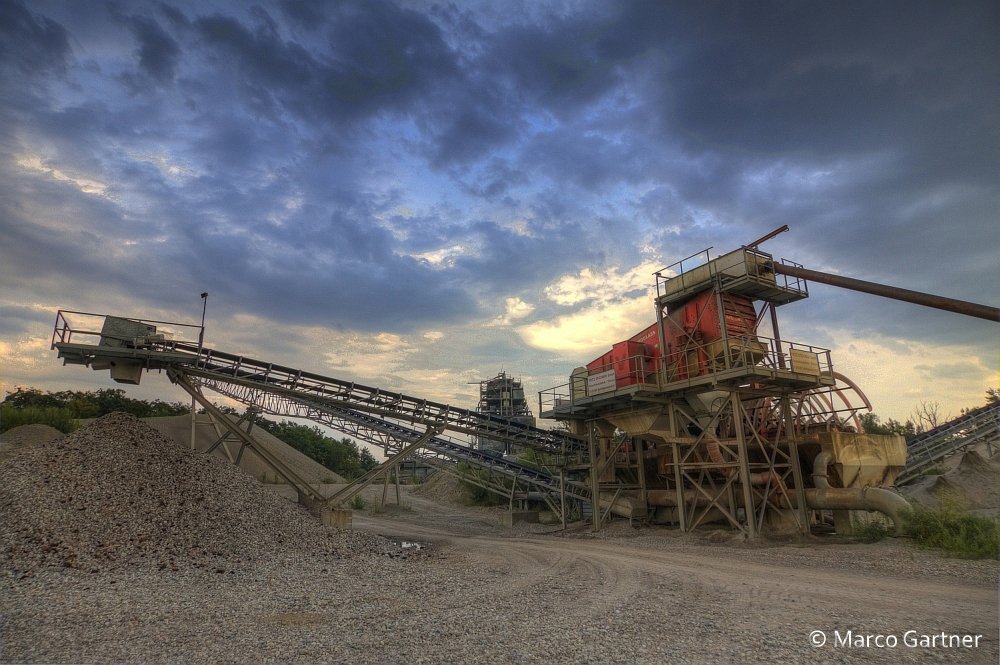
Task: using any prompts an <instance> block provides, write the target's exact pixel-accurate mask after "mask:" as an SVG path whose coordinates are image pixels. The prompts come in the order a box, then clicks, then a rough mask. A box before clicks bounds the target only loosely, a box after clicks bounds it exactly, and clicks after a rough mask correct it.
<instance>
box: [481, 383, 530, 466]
mask: <svg viewBox="0 0 1000 665" xmlns="http://www.w3.org/2000/svg"><path fill="white" fill-rule="evenodd" d="M476 412H477V413H481V414H483V415H489V416H497V417H500V418H509V419H510V420H513V421H514V422H517V423H521V424H523V425H529V426H531V427H534V426H535V416H533V415H532V413H531V409H530V408H529V407H528V402H527V400H525V399H524V387H523V386H522V385H521V381H520V380H518V379H515V378H513V377H510V376H507V373H506V372H505V371H503V370H501V371H500V373H499V374H497V375H496V376H495V377H493V378H492V379H486V380H485V381H480V382H479V404H478V405H477V406H476ZM477 443H478V446H479V449H480V450H488V451H492V452H495V453H497V454H499V455H511V454H517V453H519V452H520V450H519V447H518V446H512V445H511V444H510V443H504V442H503V441H497V440H494V439H487V438H479V439H478V442H477Z"/></svg>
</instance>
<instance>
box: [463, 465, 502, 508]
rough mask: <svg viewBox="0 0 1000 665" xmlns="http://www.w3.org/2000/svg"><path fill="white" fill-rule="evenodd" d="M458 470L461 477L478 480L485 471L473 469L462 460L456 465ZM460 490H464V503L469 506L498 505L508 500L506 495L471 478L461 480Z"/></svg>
mask: <svg viewBox="0 0 1000 665" xmlns="http://www.w3.org/2000/svg"><path fill="white" fill-rule="evenodd" d="M458 471H459V474H460V475H461V476H463V478H470V479H472V478H474V479H476V480H480V479H481V478H482V477H483V476H485V475H486V474H485V473H482V472H480V471H478V470H476V469H473V468H472V467H471V466H470V465H468V464H465V463H464V462H463V463H461V464H459V465H458ZM462 491H464V492H465V500H466V504H468V505H470V506H499V505H501V504H504V503H506V502H507V501H508V499H507V498H506V497H503V496H500V495H499V494H498V493H496V492H493V491H490V490H488V489H486V488H485V487H483V486H482V485H479V484H477V483H475V482H473V481H472V480H464V479H463V480H462Z"/></svg>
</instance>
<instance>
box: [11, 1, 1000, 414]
mask: <svg viewBox="0 0 1000 665" xmlns="http://www.w3.org/2000/svg"><path fill="white" fill-rule="evenodd" d="M998 211H1000V4H997V3H996V2H989V1H986V2H961V1H960V2H948V3H944V2H878V3H872V2H851V1H848V2H836V3H832V2H801V3H796V2H694V1H690V2H627V1H622V2H610V3H609V2H603V1H595V2H584V1H580V2H574V1H570V0H567V1H563V2H544V1H525V2H520V1H517V0H504V1H501V2H495V1H492V2H485V1H483V2H435V1H431V0H412V1H402V0H401V1H399V2H390V1H381V0H364V1H358V2H350V1H345V2H308V1H307V2H293V1H291V0H287V1H283V2H263V3H259V4H251V3H246V2H242V1H240V2H236V1H227V0H200V1H199V2H168V1H165V2H142V1H129V2H106V3H102V2H97V1H92V2H75V1H65V2H48V1H46V0H32V1H31V2H19V1H17V0H0V237H2V241H0V285H2V289H0V390H2V391H12V390H14V389H15V387H17V386H34V387H37V388H40V389H42V390H64V389H68V390H92V389H98V388H104V387H120V386H118V385H117V384H114V383H113V382H111V380H110V378H109V377H108V376H107V375H106V373H97V372H93V371H90V370H88V369H85V368H81V367H76V366H68V367H63V366H62V365H61V362H60V361H59V360H58V359H57V358H56V354H55V352H54V351H52V350H51V349H50V342H51V335H52V326H53V323H54V321H55V316H56V311H57V310H59V309H70V310H78V311H84V312H95V313H101V314H116V315H120V316H128V317H137V318H146V319H158V320H165V321H183V322H193V323H198V321H199V319H200V317H201V313H202V305H203V303H202V300H201V298H200V294H201V293H202V292H208V293H209V296H208V299H207V302H206V303H205V304H206V306H207V312H206V333H205V340H206V344H207V345H208V346H214V347H216V348H219V349H221V350H224V351H227V352H231V353H241V354H244V355H247V356H250V357H254V358H259V359H264V360H267V361H271V362H275V363H280V364H284V365H288V366H292V367H299V368H303V369H306V370H309V371H313V372H317V373H320V374H327V375H330V376H334V377H337V378H343V379H349V380H355V381H358V382H361V383H365V384H367V385H374V386H379V387H382V388H385V389H387V390H396V391H402V392H406V393H409V394H413V395H417V396H420V397H425V398H428V399H434V400H438V401H442V402H447V403H450V404H453V405H456V406H465V407H473V406H475V403H476V401H477V398H478V387H477V386H476V385H474V383H475V382H477V381H480V380H482V379H485V378H488V377H490V376H493V375H495V374H497V373H498V372H499V371H501V370H504V371H506V372H507V373H508V374H512V375H514V376H516V377H520V378H521V379H522V380H523V381H524V383H525V387H526V389H527V391H528V393H529V394H535V393H537V391H539V390H543V389H547V388H550V387H552V386H556V385H558V384H562V383H565V382H566V381H567V380H568V376H569V373H570V372H571V371H572V369H573V368H574V367H577V366H580V365H583V364H586V363H587V362H588V361H590V360H592V359H594V358H596V357H597V356H599V355H601V354H602V353H604V352H605V351H607V350H608V349H610V346H611V345H612V344H613V343H615V342H617V341H620V340H622V339H625V338H628V337H630V336H631V335H633V334H635V333H636V332H638V331H640V330H642V329H643V328H645V327H646V326H648V325H649V324H650V323H652V322H653V321H655V308H654V305H653V300H652V295H653V293H654V290H653V286H654V278H653V275H652V274H653V273H654V272H655V271H656V270H659V269H661V268H663V267H665V266H667V265H670V264H673V263H674V262H676V261H678V260H680V259H682V258H684V257H687V256H689V255H692V254H695V253H697V252H700V251H702V250H705V249H706V248H712V249H711V250H710V252H711V255H712V256H715V255H718V254H722V253H725V252H728V251H730V250H733V249H736V248H737V247H739V246H741V245H744V244H746V243H749V242H751V241H752V240H754V239H756V238H758V237H760V236H762V235H764V234H765V233H767V232H768V231H770V230H772V229H774V228H777V227H779V226H781V225H783V224H787V225H788V226H789V227H790V231H789V232H787V233H784V234H782V235H780V236H778V237H777V238H775V239H773V240H770V241H768V242H767V243H766V244H765V245H763V246H762V249H764V250H766V251H768V252H770V253H771V254H773V255H774V256H775V258H786V259H789V260H792V261H795V262H797V263H800V264H803V265H805V266H806V267H809V268H812V269H815V270H822V271H828V272H835V273H839V274H843V275H847V276H850V277H855V278H859V279H866V280H870V281H875V282H881V283H885V284H890V285H894V286H901V287H905V288H909V289H914V290H919V291H926V292H931V293H935V294H939V295H944V296H949V297H953V298H960V299H964V300H970V301H973V302H980V303H985V304H988V305H992V306H997V305H1000V232H998V229H1000V224H998ZM778 314H779V320H780V322H781V324H780V325H781V332H782V337H783V338H785V339H788V340H792V341H798V342H802V343H807V344H812V345H815V346H819V347H823V348H828V349H831V351H832V358H833V363H834V367H835V369H837V370H838V371H840V372H842V373H843V374H845V375H847V376H849V377H851V378H852V379H853V380H854V381H855V382H856V383H857V384H859V386H860V387H861V388H862V390H864V392H865V393H866V394H867V395H868V397H869V398H870V399H871V401H872V403H873V407H874V410H875V412H876V413H877V414H879V415H880V416H882V417H883V419H885V418H895V419H898V420H905V419H906V418H908V417H909V416H910V414H911V413H912V412H913V410H914V409H915V408H916V407H917V406H918V405H919V404H921V403H934V404H937V405H939V407H940V410H941V412H942V414H943V415H952V416H957V415H958V414H959V411H960V409H962V408H964V407H972V406H978V405H980V404H982V403H983V402H984V401H985V391H986V388H988V387H991V386H998V385H1000V375H998V364H1000V344H998V335H997V332H998V330H1000V328H998V326H997V324H996V323H991V322H988V321H983V320H979V319H973V318H969V317H965V316H960V315H957V314H951V313H947V312H941V311H937V310H932V309H927V308H923V307H919V306H916V305H911V304H906V303H899V302H894V301H889V300H885V299H882V298H877V297H875V296H870V295H865V294H859V293H854V292H851V291H845V290H843V289H837V288H834V287H829V286H824V285H821V284H812V285H810V297H809V298H808V299H806V300H802V301H800V302H796V303H793V304H788V305H785V306H783V307H781V308H779V310H778ZM128 390H129V394H131V395H133V396H136V397H139V398H143V399H164V400H166V401H184V398H185V397H186V396H185V395H184V394H183V393H182V392H181V391H180V390H179V389H177V388H175V387H173V386H171V385H170V383H169V381H168V380H167V378H166V376H164V375H156V374H154V375H151V376H146V377H144V378H143V381H142V385H141V386H138V387H131V386H130V387H128ZM532 408H533V409H534V410H535V411H537V403H536V402H535V401H534V400H532Z"/></svg>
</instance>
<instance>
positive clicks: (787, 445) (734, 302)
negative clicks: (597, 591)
mask: <svg viewBox="0 0 1000 665" xmlns="http://www.w3.org/2000/svg"><path fill="white" fill-rule="evenodd" d="M783 230H787V227H783V228H782V229H777V230H776V231H774V232H772V233H770V234H768V235H767V236H764V237H763V238H761V239H760V240H757V241H755V242H754V243H751V244H750V245H747V246H744V247H741V248H740V249H737V250H736V251H733V252H729V253H727V254H724V255H722V256H718V257H715V258H712V257H710V255H709V252H708V250H706V251H704V252H701V253H699V254H696V255H693V256H690V257H687V258H685V259H683V260H682V261H679V262H677V263H675V264H673V265H670V266H667V267H666V268H664V269H662V270H661V271H658V272H657V273H655V275H654V278H655V281H656V297H655V311H656V321H655V323H653V324H652V325H650V326H649V327H647V328H646V329H644V330H642V331H640V332H639V333H637V334H636V335H635V336H633V337H631V338H629V339H627V340H623V341H621V342H618V343H616V344H614V345H612V347H611V349H610V350H609V351H608V352H607V353H605V354H603V355H601V356H600V357H598V358H596V359H594V360H592V361H591V362H589V363H587V365H586V366H583V367H579V368H577V369H576V370H574V371H573V373H572V375H571V376H570V377H569V381H568V383H565V384H562V385H560V386H556V387H554V388H550V389H548V390H543V391H542V392H541V393H540V394H539V415H540V416H541V417H543V418H550V419H555V420H558V421H562V422H564V423H566V424H567V425H568V427H569V429H570V431H571V432H573V433H575V434H577V435H578V436H581V437H584V438H586V439H587V440H588V443H589V460H590V466H589V472H590V483H591V493H592V495H594V496H598V497H601V502H600V503H601V505H602V506H607V509H606V510H597V511H595V513H594V521H595V526H597V527H598V528H599V525H600V520H601V519H602V518H605V517H607V516H608V515H609V513H611V512H615V513H617V514H625V515H627V516H628V517H630V518H639V519H646V520H650V521H654V522H659V523H668V524H674V525H677V526H678V527H679V528H681V529H683V530H690V529H694V528H697V527H699V526H701V525H704V524H709V523H722V524H728V525H729V526H731V527H733V528H735V529H738V530H739V531H741V532H743V533H744V534H745V535H746V536H747V537H749V538H754V537H756V536H757V535H759V534H760V533H762V532H765V531H768V530H798V531H801V532H808V531H809V530H810V529H811V528H813V527H815V526H817V525H819V524H822V523H823V522H824V521H826V520H829V521H830V522H832V523H833V526H834V527H835V528H836V530H837V531H838V532H841V533H849V532H851V531H852V530H853V529H855V528H856V526H857V523H858V521H859V520H862V519H864V518H863V517H862V516H863V514H864V513H867V512H871V511H878V512H881V513H883V514H884V515H886V516H888V517H889V519H891V520H892V521H893V523H894V524H895V526H896V529H897V531H898V530H899V528H900V519H899V516H900V512H901V511H902V510H904V509H905V508H906V502H905V500H903V499H902V498H901V497H900V496H899V495H897V494H895V493H894V492H892V491H891V488H892V486H893V485H894V482H895V479H896V476H897V475H898V474H899V473H901V472H902V471H903V469H904V467H905V465H906V455H907V451H906V442H905V440H904V439H903V437H901V436H887V435H874V434H867V433H865V432H864V431H863V428H862V426H861V422H860V420H859V418H858V414H859V411H860V410H862V409H866V410H870V408H871V407H870V404H869V403H868V400H867V398H866V397H865V396H864V394H863V393H862V392H861V391H860V389H858V387H857V386H856V385H855V384H854V383H853V382H852V381H850V379H848V378H847V377H845V376H843V375H841V374H840V373H838V372H837V371H836V370H835V368H834V365H833V361H832V358H831V357H830V352H829V350H827V349H823V348H820V347H817V346H813V345H811V344H808V343H804V342H800V341H792V340H788V339H784V338H783V337H782V335H781V330H780V327H779V323H778V316H777V310H778V308H779V307H780V306H782V305H786V304H788V303H792V302H796V301H799V300H802V299H804V298H806V297H808V295H809V294H808V285H807V283H806V281H805V280H806V278H808V279H810V280H813V281H817V282H822V283H827V284H831V285H834V286H839V287H844V288H852V289H855V290H859V291H864V292H867V293H875V294H877V295H882V296H885V297H890V298H894V299H898V300H904V301H908V302H913V303H917V304H921V305H926V306H930V307H936V308H939V309H945V310H948V311H952V312H958V313H962V314H967V315H970V316H976V317H979V318H985V319H989V320H1000V310H997V309H996V308H992V307H987V306H984V305H978V304H975V303H966V302H963V301H957V300H953V299H949V298H941V297H939V296H932V295H930V294H923V293H919V292H914V291H908V290H904V289H897V288H895V287H888V286H884V285H873V284H872V283H870V282H861V281H860V280H851V279H848V278H842V277H840V276H836V275H828V274H826V273H819V272H817V271H812V270H807V269H805V268H803V267H802V266H799V265H797V264H794V263H790V262H784V261H782V262H778V261H776V260H775V259H774V258H773V257H772V256H771V255H770V254H767V253H765V252H763V251H761V250H760V249H759V245H760V244H761V243H762V242H764V241H765V240H767V239H768V238H770V237H773V236H774V235H776V234H777V233H780V232H782V231H783ZM623 507H625V510H624V511H622V508H623Z"/></svg>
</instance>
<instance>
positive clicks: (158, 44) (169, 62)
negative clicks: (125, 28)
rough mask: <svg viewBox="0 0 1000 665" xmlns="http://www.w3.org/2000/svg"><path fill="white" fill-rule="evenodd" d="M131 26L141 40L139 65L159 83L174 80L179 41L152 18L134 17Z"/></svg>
mask: <svg viewBox="0 0 1000 665" xmlns="http://www.w3.org/2000/svg"><path fill="white" fill-rule="evenodd" d="M131 28H132V33H133V34H134V35H135V38H136V40H137V41H138V42H139V54H138V55H139V66H140V67H141V68H142V70H143V71H144V72H146V74H148V75H149V76H150V78H152V79H153V80H155V81H157V82H159V83H167V82H170V81H172V80H173V78H174V76H175V74H176V70H177V62H178V57H179V55H180V47H179V46H178V45H177V42H176V41H175V40H174V39H173V38H172V37H171V36H170V35H168V34H167V33H166V31H164V30H163V28H161V27H160V25H159V24H158V23H157V22H156V21H154V20H152V19H148V18H144V17H141V16H136V17H133V18H132V20H131Z"/></svg>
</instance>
